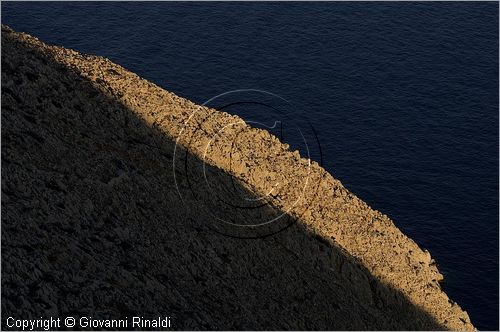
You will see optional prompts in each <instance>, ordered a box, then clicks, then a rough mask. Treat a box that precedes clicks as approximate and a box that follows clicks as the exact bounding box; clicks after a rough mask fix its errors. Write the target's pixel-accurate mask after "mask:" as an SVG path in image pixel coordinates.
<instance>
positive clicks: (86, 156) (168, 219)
mask: <svg viewBox="0 0 500 332" xmlns="http://www.w3.org/2000/svg"><path fill="white" fill-rule="evenodd" d="M1 143H2V314H3V316H4V317H8V316H15V317H18V318H29V317H32V318H37V317H40V316H59V317H65V316H75V317H81V316H87V317H90V316H92V317H94V318H101V319H103V318H114V319H122V318H124V317H126V316H127V317H130V316H134V315H137V316H144V317H158V316H171V317H172V327H173V328H174V329H225V330H232V329H253V330H261V329H295V330H302V329H314V330H322V329H344V330H352V329H356V330H366V329H370V330H374V329H384V330H392V329H403V330H405V329H425V330H429V329H430V330H433V329H453V330H472V329H474V327H473V325H472V324H471V322H470V319H469V317H468V315H467V313H466V312H464V311H463V310H462V309H461V308H460V307H459V305H457V304H456V303H454V302H453V301H452V300H450V299H449V298H448V297H447V295H446V294H445V293H444V292H443V291H442V290H441V287H440V281H442V279H443V276H442V275H441V274H440V273H439V271H438V269H437V267H436V264H435V262H434V260H433V259H432V258H431V256H430V254H429V253H428V252H427V251H423V250H422V249H420V248H419V247H418V245H417V244H416V243H415V242H414V241H412V240H411V239H409V238H408V237H406V236H405V235H404V234H403V233H402V232H401V231H400V230H399V229H398V228H397V227H396V226H395V225H394V223H393V222H392V221H391V220H390V219H389V218H388V217H387V216H386V215H383V214H381V213H380V212H378V211H374V210H373V209H371V208H370V207H369V206H368V205H367V204H366V203H364V202H363V201H362V200H360V199H359V198H357V197H356V196H355V195H353V194H352V193H350V192H349V191H348V190H347V189H346V188H344V187H343V186H342V184H341V183H340V182H339V181H338V180H336V179H334V178H333V177H332V176H331V175H330V174H329V173H328V172H326V171H325V170H324V169H323V168H321V167H320V166H319V165H318V164H317V163H316V162H312V161H310V160H307V159H304V158H301V157H300V155H299V154H298V153H297V152H293V151H290V150H289V148H288V146H287V145H284V144H282V143H281V142H280V141H279V140H278V139H277V138H276V137H274V136H273V135H271V134H269V133H268V132H267V131H265V130H261V129H256V128H252V127H251V126H249V125H247V124H246V123H245V122H244V121H242V120H241V119H240V118H238V117H236V116H234V115H230V114H227V113H224V112H219V111H216V110H213V109H210V108H207V107H202V106H199V105H196V104H194V103H192V102H190V101H189V100H186V99H183V98H181V97H178V96H176V95H174V94H173V93H171V92H168V91H165V90H164V89H162V88H160V87H158V86H156V85H155V84H153V83H150V82H148V81H146V80H144V79H141V78H140V77H138V76H137V75H135V74H133V73H131V72H129V71H127V70H126V69H124V68H122V67H121V66H119V65H117V64H114V63H112V62H111V61H109V60H107V59H105V58H102V57H97V56H90V55H84V54H80V53H78V52H76V51H73V50H69V49H65V48H62V47H55V46H49V45H46V44H44V43H43V42H41V41H39V40H38V39H36V38H34V37H32V36H29V35H27V34H22V33H17V32H14V31H12V30H11V29H9V28H7V27H2V142H1ZM2 326H3V327H4V328H6V326H5V320H3V321H2Z"/></svg>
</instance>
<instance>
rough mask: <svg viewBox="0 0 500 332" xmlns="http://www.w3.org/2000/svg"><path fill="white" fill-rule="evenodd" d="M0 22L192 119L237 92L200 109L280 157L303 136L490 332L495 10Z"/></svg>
mask: <svg viewBox="0 0 500 332" xmlns="http://www.w3.org/2000/svg"><path fill="white" fill-rule="evenodd" d="M2 22H3V23H4V24H7V25H9V26H11V27H12V28H14V29H16V30H19V31H24V32H27V33H30V34H33V35H35V36H37V37H39V38H41V39H42V40H43V41H45V42H48V43H52V44H58V45H63V46H65V47H68V48H73V49H76V50H78V51H81V52H85V53H91V54H97V55H101V56H104V57H107V58H110V59H111V60H112V61H114V62H117V63H119V64H121V65H122V66H124V67H126V68H127V69H129V70H131V71H133V72H136V73H138V74H139V75H141V76H143V77H144V78H146V79H148V80H151V81H153V82H155V83H156V84H158V85H160V86H162V87H164V88H166V89H168V90H170V91H172V92H174V93H176V94H178V95H180V96H182V97H186V98H188V99H191V100H193V101H195V102H197V103H204V102H207V101H209V100H210V99H211V98H213V97H214V96H218V95H220V94H223V93H226V92H230V91H233V92H231V93H228V94H226V95H223V96H220V97H218V98H215V99H212V100H210V101H209V103H207V105H209V106H213V107H219V108H223V109H224V111H227V112H230V113H231V112H232V113H236V114H240V115H241V116H243V117H244V118H245V119H247V120H249V121H256V122H259V123H262V124H267V125H272V123H273V121H280V134H281V133H282V134H283V140H285V141H287V142H289V143H290V144H291V145H292V146H298V145H300V140H299V139H298V138H297V137H298V136H299V135H298V134H297V133H298V130H297V129H296V127H295V126H298V127H301V126H302V127H303V131H304V132H307V131H309V132H312V131H314V132H315V133H316V135H317V138H318V139H317V140H315V139H313V140H312V141H309V142H312V143H314V144H312V143H311V144H310V145H311V146H312V147H311V149H310V152H311V157H312V158H313V159H315V160H317V161H318V162H322V164H323V166H324V167H325V168H326V169H327V170H329V171H330V172H331V173H332V174H333V175H334V176H335V177H337V178H338V179H340V180H341V181H342V182H343V184H344V185H345V186H346V187H347V188H348V189H350V190H351V191H352V192H354V193H355V194H356V195H358V196H359V197H361V198H362V199H363V200H365V201H366V202H368V204H369V205H371V206H372V207H373V208H376V209H378V210H380V211H382V212H383V213H385V214H387V215H389V216H390V217H391V218H392V219H394V220H395V222H396V224H397V226H398V227H399V228H401V229H402V230H403V232H404V233H406V234H407V235H408V236H410V237H411V238H413V239H414V240H415V241H416V242H417V243H418V244H419V245H420V246H421V247H423V248H426V249H428V250H429V251H430V252H431V253H432V255H433V257H434V258H435V259H436V260H437V262H438V264H439V268H440V270H441V272H442V273H443V274H444V275H445V282H444V288H445V290H446V292H447V293H448V294H449V296H450V297H451V298H452V299H453V300H455V301H457V302H458V303H459V304H460V305H461V306H462V307H463V308H464V309H465V310H467V311H468V312H469V314H470V316H471V319H472V321H473V323H474V324H475V325H476V326H477V327H478V328H479V329H490V330H491V329H498V309H499V308H498V280H499V275H498V258H499V257H498V234H499V233H498V231H499V230H498V225H499V219H498V218H499V216H498V198H499V193H498V179H499V173H498V165H499V160H498V153H499V146H498V142H499V140H498V138H499V136H498V133H499V132H498V129H499V128H498V124H499V119H498V115H499V110H498V102H499V99H498V98H499V95H498V91H499V90H498V89H499V85H498V77H499V76H498V75H499V72H498V56H499V54H498V47H499V45H498V24H499V22H498V3H495V2H482V3H473V2H433V3H425V2H419V3H414V2H399V3H397V2H378V3H374V2H371V3H367V2H355V3H354V2H352V3H349V2H347V3H325V2H321V3H320V2H317V3H296V2H293V3H270V2H267V3H248V2H244V3H243V2H240V3H214V2H212V3H201V4H200V3H166V2H162V3H157V2H145V3H124V2H113V3H96V2H92V3H85V2H79V3H33V2H30V3H6V2H3V3H2ZM243 89H253V90H252V91H248V90H247V91H236V92H234V90H243ZM255 90H259V91H265V93H263V92H259V91H255ZM269 93H272V94H275V95H277V96H279V97H277V96H274V95H271V94H269ZM281 98H283V99H281ZM284 100H286V102H284ZM234 103H239V104H234ZM278 104H279V105H278ZM292 124H293V125H292ZM275 129H276V128H275ZM311 137H313V138H315V136H311ZM318 142H319V144H318ZM299 148H300V149H301V151H302V152H304V149H303V147H299Z"/></svg>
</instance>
